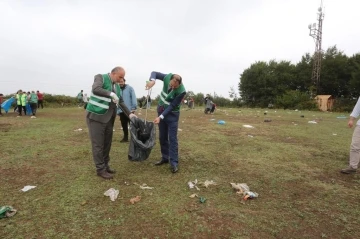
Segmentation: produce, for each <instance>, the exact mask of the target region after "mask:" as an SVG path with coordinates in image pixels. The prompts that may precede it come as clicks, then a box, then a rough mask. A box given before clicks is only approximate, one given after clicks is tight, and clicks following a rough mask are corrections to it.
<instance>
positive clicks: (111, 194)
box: [104, 188, 119, 201]
mask: <svg viewBox="0 0 360 239" xmlns="http://www.w3.org/2000/svg"><path fill="white" fill-rule="evenodd" d="M104 195H105V196H109V197H110V200H111V201H115V199H117V197H118V195H119V190H116V189H114V188H110V189H109V190H107V191H106V192H105V193H104Z"/></svg>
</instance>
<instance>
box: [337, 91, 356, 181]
mask: <svg viewBox="0 0 360 239" xmlns="http://www.w3.org/2000/svg"><path fill="white" fill-rule="evenodd" d="M359 115H360V97H359V99H358V101H357V103H356V105H355V107H354V109H353V111H352V112H351V114H350V119H349V121H348V126H349V128H352V127H353V125H354V120H355V119H356V118H358V117H359ZM359 160H360V120H358V121H357V122H356V126H355V129H354V133H353V135H352V140H351V145H350V157H349V166H348V167H347V168H344V169H342V170H341V172H342V173H345V174H350V173H356V171H357V168H358V166H359Z"/></svg>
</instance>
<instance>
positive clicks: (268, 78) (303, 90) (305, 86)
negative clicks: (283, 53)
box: [238, 46, 360, 111]
mask: <svg viewBox="0 0 360 239" xmlns="http://www.w3.org/2000/svg"><path fill="white" fill-rule="evenodd" d="M313 60H314V58H313V57H312V56H311V55H310V54H309V53H306V54H305V55H303V56H302V57H301V60H300V61H299V62H298V63H296V64H292V63H291V62H290V61H276V60H271V61H269V62H264V61H258V62H255V63H253V64H251V65H250V67H249V68H247V69H245V70H244V71H243V73H242V74H240V81H239V85H238V90H239V92H240V96H241V100H242V102H243V104H245V105H247V106H250V107H268V106H269V105H274V106H275V107H277V108H298V109H316V108H317V107H316V104H315V102H314V101H313V100H312V99H311V92H312V89H313V87H314V82H312V80H311V75H312V68H313ZM319 86H320V87H319V88H318V89H317V94H318V95H332V96H333V97H334V98H335V105H334V110H339V111H349V110H351V109H352V107H353V106H354V104H355V103H354V101H355V102H356V100H357V98H358V97H359V92H360V54H359V53H357V54H354V55H352V56H350V57H349V56H347V55H345V54H344V52H343V51H340V50H339V49H337V47H336V46H332V47H329V48H328V49H327V50H326V51H325V52H324V53H323V54H322V64H321V77H320V84H319Z"/></svg>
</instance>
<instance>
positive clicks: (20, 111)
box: [17, 105, 26, 115]
mask: <svg viewBox="0 0 360 239" xmlns="http://www.w3.org/2000/svg"><path fill="white" fill-rule="evenodd" d="M17 107H18V109H19V115H22V111H23V110H24V114H25V115H26V106H22V105H18V106H17Z"/></svg>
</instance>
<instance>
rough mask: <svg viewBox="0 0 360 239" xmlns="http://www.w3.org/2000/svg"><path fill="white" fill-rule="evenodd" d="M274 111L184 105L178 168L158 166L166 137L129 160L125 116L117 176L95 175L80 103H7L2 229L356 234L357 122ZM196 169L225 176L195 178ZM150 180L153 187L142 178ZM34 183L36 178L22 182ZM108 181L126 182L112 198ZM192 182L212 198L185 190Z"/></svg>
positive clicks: (17, 233) (61, 234) (147, 234)
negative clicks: (353, 155) (28, 107)
mask: <svg viewBox="0 0 360 239" xmlns="http://www.w3.org/2000/svg"><path fill="white" fill-rule="evenodd" d="M267 111H268V112H267V115H264V112H265V110H264V109H243V108H241V109H220V110H218V111H216V112H215V114H214V115H205V114H204V113H203V111H202V109H200V108H198V109H195V110H190V111H186V110H183V111H182V112H181V119H180V125H179V128H180V129H181V131H179V153H180V160H179V167H180V171H179V172H178V173H177V174H172V173H171V172H170V169H169V167H168V166H167V165H165V166H159V167H157V166H153V163H154V162H155V161H158V160H159V159H160V148H159V143H158V141H157V144H156V146H155V148H154V149H153V151H152V153H151V155H150V158H149V159H148V160H146V161H144V162H131V161H129V160H128V159H127V152H128V144H121V143H120V142H119V141H120V139H121V138H122V131H121V130H120V122H119V119H118V118H117V120H116V123H115V132H114V138H113V145H112V151H111V166H112V168H114V169H116V170H117V173H116V175H115V178H114V179H113V180H104V179H101V178H99V177H98V176H96V174H95V167H94V164H93V161H92V157H91V153H90V141H89V137H88V131H87V127H86V123H85V111H84V110H83V109H82V108H62V109H43V110H39V111H38V115H37V116H38V117H37V118H36V119H30V117H28V116H26V117H24V116H23V117H15V116H16V115H15V114H14V113H9V114H7V115H5V116H3V117H1V118H0V137H1V138H0V142H1V144H0V147H1V151H0V154H1V156H0V182H1V187H0V188H1V189H0V206H3V205H10V206H13V207H14V208H15V209H17V210H18V213H17V214H16V215H15V216H14V217H11V218H5V219H0V237H1V238H360V230H359V225H360V208H359V200H360V199H359V198H360V197H359V196H360V192H359V187H360V177H359V175H360V174H353V175H342V174H340V173H339V170H340V169H341V168H343V167H345V166H347V163H348V154H349V146H350V142H351V135H352V132H353V130H352V129H349V128H347V119H338V118H337V116H339V115H342V114H339V113H322V112H309V111H302V112H301V111H293V110H292V111H290V110H287V111H284V110H267ZM149 114H150V116H149V117H148V119H151V120H152V119H154V118H155V111H154V110H151V111H150V113H149ZM144 115H145V112H144V110H143V111H142V112H141V115H139V117H144ZM300 115H304V118H302V117H300ZM344 115H346V116H348V114H344ZM211 119H215V120H211ZM265 119H271V122H264V120H265ZM218 120H224V121H225V122H226V124H225V125H219V124H217V122H218ZM310 120H317V121H318V123H317V124H310V123H308V121H310ZM245 124H248V125H252V126H254V127H255V128H245V127H243V125H245ZM78 128H82V129H83V130H82V131H74V130H76V129H78ZM157 135H158V132H157ZM195 179H197V180H198V181H200V182H203V181H205V180H214V181H215V182H216V183H217V185H211V186H209V187H208V188H205V187H204V186H202V185H199V188H200V191H197V190H196V189H189V187H188V185H187V182H188V181H193V180H195ZM144 183H145V184H147V185H148V186H150V187H154V188H153V189H152V190H143V189H140V187H139V184H144ZM230 183H246V184H247V185H248V186H249V187H250V190H251V191H254V192H257V193H258V194H259V197H258V198H255V199H251V200H250V199H249V200H247V201H243V200H242V198H241V197H240V196H239V195H237V194H236V193H235V191H234V190H233V189H232V188H231V185H230ZM26 185H34V186H36V188H34V189H32V190H30V191H27V192H22V191H20V189H22V188H23V187H24V186H26ZM109 188H115V189H118V190H119V191H120V193H119V197H118V198H117V200H115V201H114V202H112V201H110V199H109V197H106V196H104V195H103V194H104V192H105V191H106V190H108V189H109ZM193 193H197V194H198V195H199V197H205V198H206V199H207V200H206V201H205V203H201V202H200V201H199V198H189V196H190V195H191V194H193ZM137 195H138V196H141V201H140V202H137V203H136V204H134V205H132V204H131V203H130V202H129V200H130V199H131V198H133V197H135V196H137Z"/></svg>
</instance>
